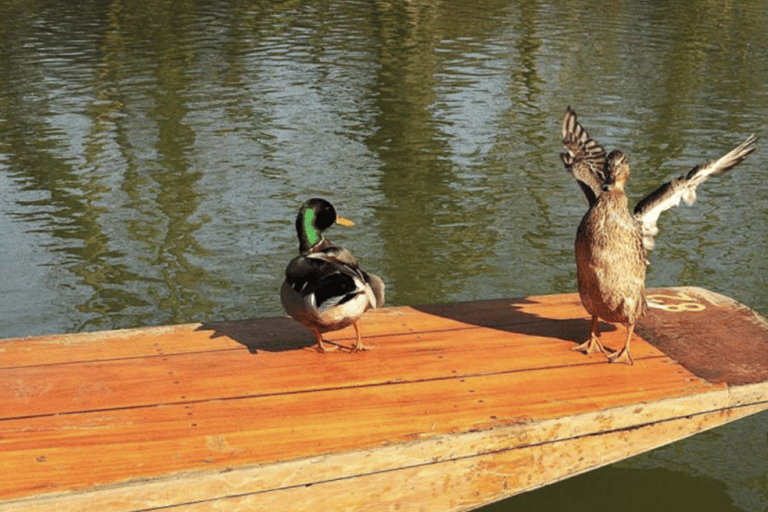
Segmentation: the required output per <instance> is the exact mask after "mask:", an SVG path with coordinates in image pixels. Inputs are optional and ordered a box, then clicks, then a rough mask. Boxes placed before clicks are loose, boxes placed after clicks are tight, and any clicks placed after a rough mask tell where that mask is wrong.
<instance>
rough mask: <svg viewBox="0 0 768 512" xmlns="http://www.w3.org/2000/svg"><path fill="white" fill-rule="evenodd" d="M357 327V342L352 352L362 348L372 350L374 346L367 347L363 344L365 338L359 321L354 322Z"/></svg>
mask: <svg viewBox="0 0 768 512" xmlns="http://www.w3.org/2000/svg"><path fill="white" fill-rule="evenodd" d="M352 325H353V326H354V327H355V334H357V343H355V346H354V347H352V348H351V349H350V351H351V352H360V351H362V350H371V349H372V348H374V347H373V346H368V347H366V346H365V345H363V338H361V337H360V328H359V327H357V322H355V323H353V324H352Z"/></svg>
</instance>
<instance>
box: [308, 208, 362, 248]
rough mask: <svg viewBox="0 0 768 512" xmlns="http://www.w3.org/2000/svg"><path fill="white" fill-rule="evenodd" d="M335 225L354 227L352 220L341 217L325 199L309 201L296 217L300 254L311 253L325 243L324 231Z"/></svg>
mask: <svg viewBox="0 0 768 512" xmlns="http://www.w3.org/2000/svg"><path fill="white" fill-rule="evenodd" d="M334 224H341V225H342V226H354V225H355V224H354V223H353V222H352V221H351V220H347V219H345V218H343V217H339V216H338V215H337V214H336V209H335V208H334V207H333V205H332V204H331V203H329V202H328V201H326V200H325V199H320V198H312V199H308V200H307V201H305V202H304V204H302V205H301V208H300V209H299V214H298V215H297V216H296V233H297V234H298V236H299V252H301V253H305V252H310V251H312V249H316V248H318V246H320V244H322V243H323V241H325V237H323V231H325V230H326V229H328V228H330V227H331V226H333V225H334Z"/></svg>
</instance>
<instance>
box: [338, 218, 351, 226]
mask: <svg viewBox="0 0 768 512" xmlns="http://www.w3.org/2000/svg"><path fill="white" fill-rule="evenodd" d="M336 224H341V225H342V226H347V227H349V226H354V225H355V223H354V222H352V221H351V220H349V219H345V218H344V217H336Z"/></svg>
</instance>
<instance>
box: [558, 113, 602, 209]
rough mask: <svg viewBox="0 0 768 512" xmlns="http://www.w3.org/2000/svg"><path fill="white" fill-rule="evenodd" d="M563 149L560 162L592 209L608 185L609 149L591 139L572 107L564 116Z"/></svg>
mask: <svg viewBox="0 0 768 512" xmlns="http://www.w3.org/2000/svg"><path fill="white" fill-rule="evenodd" d="M563 146H564V148H565V152H564V153H561V154H560V159H561V160H562V161H563V165H565V168H566V170H567V171H568V172H570V173H571V175H572V176H573V177H574V178H575V179H576V183H578V184H579V186H580V187H581V190H582V192H584V195H585V196H586V198H587V202H588V203H589V205H590V206H592V204H593V203H594V202H595V200H596V199H597V196H599V195H600V193H601V191H602V188H603V183H604V182H605V160H606V157H605V150H604V149H603V147H602V146H601V145H600V144H598V143H597V142H596V141H595V140H594V139H591V138H590V137H589V133H587V130H585V129H584V127H583V126H581V125H580V124H579V122H578V120H577V119H576V112H574V111H573V109H572V108H571V107H568V108H567V109H565V113H564V114H563Z"/></svg>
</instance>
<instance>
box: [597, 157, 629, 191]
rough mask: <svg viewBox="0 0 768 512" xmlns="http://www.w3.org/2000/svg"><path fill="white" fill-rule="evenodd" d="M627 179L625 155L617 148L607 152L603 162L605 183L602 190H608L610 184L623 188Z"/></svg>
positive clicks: (627, 169) (627, 171)
mask: <svg viewBox="0 0 768 512" xmlns="http://www.w3.org/2000/svg"><path fill="white" fill-rule="evenodd" d="M628 179H629V160H627V157H626V155H624V153H622V152H621V151H619V150H618V149H616V150H613V151H611V152H610V153H609V154H608V159H607V160H606V162H605V183H604V185H603V190H608V188H610V187H611V186H614V187H616V188H619V189H622V190H623V189H624V184H625V183H626V182H627V180H628Z"/></svg>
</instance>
